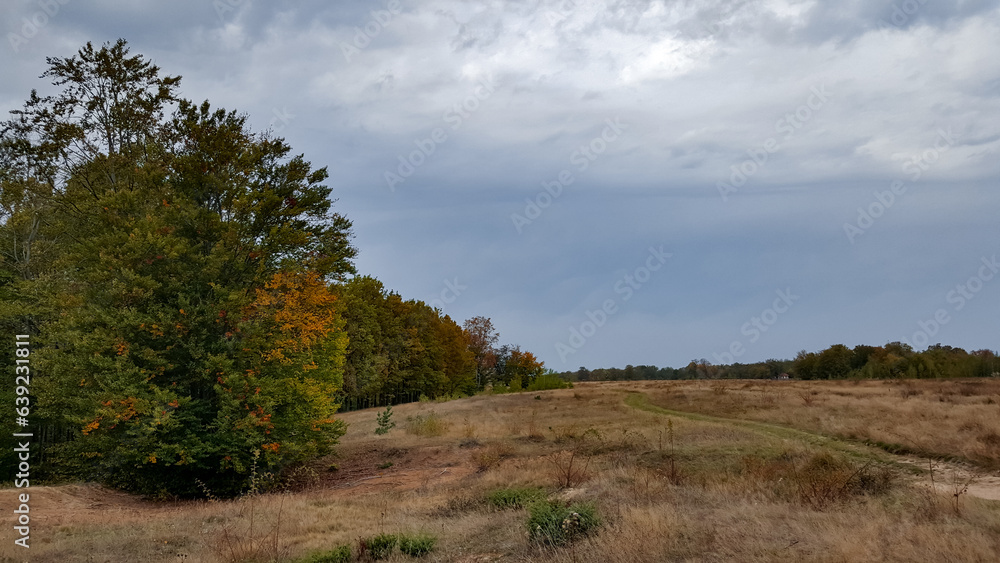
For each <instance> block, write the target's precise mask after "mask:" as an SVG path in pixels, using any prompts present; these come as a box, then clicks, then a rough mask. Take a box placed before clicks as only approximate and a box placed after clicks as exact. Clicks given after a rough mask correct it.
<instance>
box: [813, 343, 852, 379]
mask: <svg viewBox="0 0 1000 563" xmlns="http://www.w3.org/2000/svg"><path fill="white" fill-rule="evenodd" d="M853 357H854V353H853V352H851V349H850V348H848V347H847V346H844V345H843V344H834V345H833V346H830V347H829V348H827V349H826V350H823V351H822V352H821V353H820V354H819V357H818V358H817V360H816V377H817V378H819V379H840V378H843V377H847V374H848V373H850V371H851V359H852V358H853Z"/></svg>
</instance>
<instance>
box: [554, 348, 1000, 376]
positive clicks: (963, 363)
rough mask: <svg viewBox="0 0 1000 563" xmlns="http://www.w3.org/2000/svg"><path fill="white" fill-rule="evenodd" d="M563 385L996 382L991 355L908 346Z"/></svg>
mask: <svg viewBox="0 0 1000 563" xmlns="http://www.w3.org/2000/svg"><path fill="white" fill-rule="evenodd" d="M558 376H559V377H561V378H563V379H566V380H567V381H635V380H664V379H777V378H782V377H794V378H797V379H850V378H854V379H890V378H943V377H1000V358H998V355H997V353H996V352H993V351H991V350H976V351H973V352H967V351H965V350H963V349H962V348H953V347H951V346H944V345H941V344H935V345H933V346H930V347H929V348H928V349H927V350H925V351H923V352H916V351H914V350H913V348H912V347H911V346H910V345H909V344H905V343H902V342H890V343H889V344H886V345H885V346H866V345H858V346H855V347H854V348H848V347H847V346H844V345H843V344H835V345H833V346H831V347H829V348H827V349H825V350H822V351H820V352H806V351H805V350H803V351H801V352H799V353H798V355H796V357H795V359H794V360H774V359H771V360H767V361H764V362H758V363H755V364H730V365H712V364H710V363H709V362H708V360H697V361H692V362H690V363H689V364H688V365H687V366H686V367H683V368H676V369H675V368H668V367H664V368H658V367H656V366H631V365H629V366H625V368H624V369H621V368H601V369H595V370H588V369H587V368H585V367H581V368H580V369H578V370H576V371H567V372H563V373H560V374H558Z"/></svg>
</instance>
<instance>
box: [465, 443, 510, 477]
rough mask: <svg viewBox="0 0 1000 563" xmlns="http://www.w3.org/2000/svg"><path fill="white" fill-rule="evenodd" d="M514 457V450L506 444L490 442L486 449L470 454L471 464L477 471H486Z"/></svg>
mask: <svg viewBox="0 0 1000 563" xmlns="http://www.w3.org/2000/svg"><path fill="white" fill-rule="evenodd" d="M512 455H514V448H513V446H511V445H510V444H508V443H506V442H491V443H489V444H487V445H486V447H484V448H482V449H479V450H476V451H475V452H473V453H472V462H473V463H475V464H476V467H477V468H478V469H479V471H481V472H482V471H487V470H489V469H491V468H493V467H494V466H495V465H497V464H498V463H500V462H501V461H502V460H503V459H504V458H507V457H510V456H512Z"/></svg>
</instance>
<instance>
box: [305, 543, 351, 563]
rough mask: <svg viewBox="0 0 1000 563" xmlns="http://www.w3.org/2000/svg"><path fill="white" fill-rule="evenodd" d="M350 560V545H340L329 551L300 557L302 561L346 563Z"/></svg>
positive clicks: (307, 562) (310, 562) (311, 562)
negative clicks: (303, 557)
mask: <svg viewBox="0 0 1000 563" xmlns="http://www.w3.org/2000/svg"><path fill="white" fill-rule="evenodd" d="M350 560H351V546H349V545H341V546H337V548H336V549H333V550H331V551H324V552H322V553H316V554H313V555H312V556H311V557H307V558H306V559H302V560H301V562H302V563H347V562H348V561H350Z"/></svg>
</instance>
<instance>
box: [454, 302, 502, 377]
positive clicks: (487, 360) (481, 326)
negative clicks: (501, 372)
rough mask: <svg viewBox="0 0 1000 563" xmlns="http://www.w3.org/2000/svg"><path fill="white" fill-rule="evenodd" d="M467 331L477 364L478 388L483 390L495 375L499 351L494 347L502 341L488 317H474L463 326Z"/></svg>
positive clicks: (467, 338) (467, 337)
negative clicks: (494, 370)
mask: <svg viewBox="0 0 1000 563" xmlns="http://www.w3.org/2000/svg"><path fill="white" fill-rule="evenodd" d="M462 328H463V329H464V330H465V335H466V340H467V342H468V347H469V350H470V351H472V357H473V360H474V361H475V363H476V388H477V389H482V388H483V386H484V385H486V383H487V382H488V381H489V380H490V377H491V376H492V375H493V368H494V367H495V366H496V362H497V351H496V349H495V348H494V345H495V344H496V343H497V341H498V340H500V334H499V333H497V331H496V329H494V328H493V321H491V320H490V319H489V318H488V317H482V316H479V317H472V318H471V319H468V320H467V321H465V323H464V324H463V325H462Z"/></svg>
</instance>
